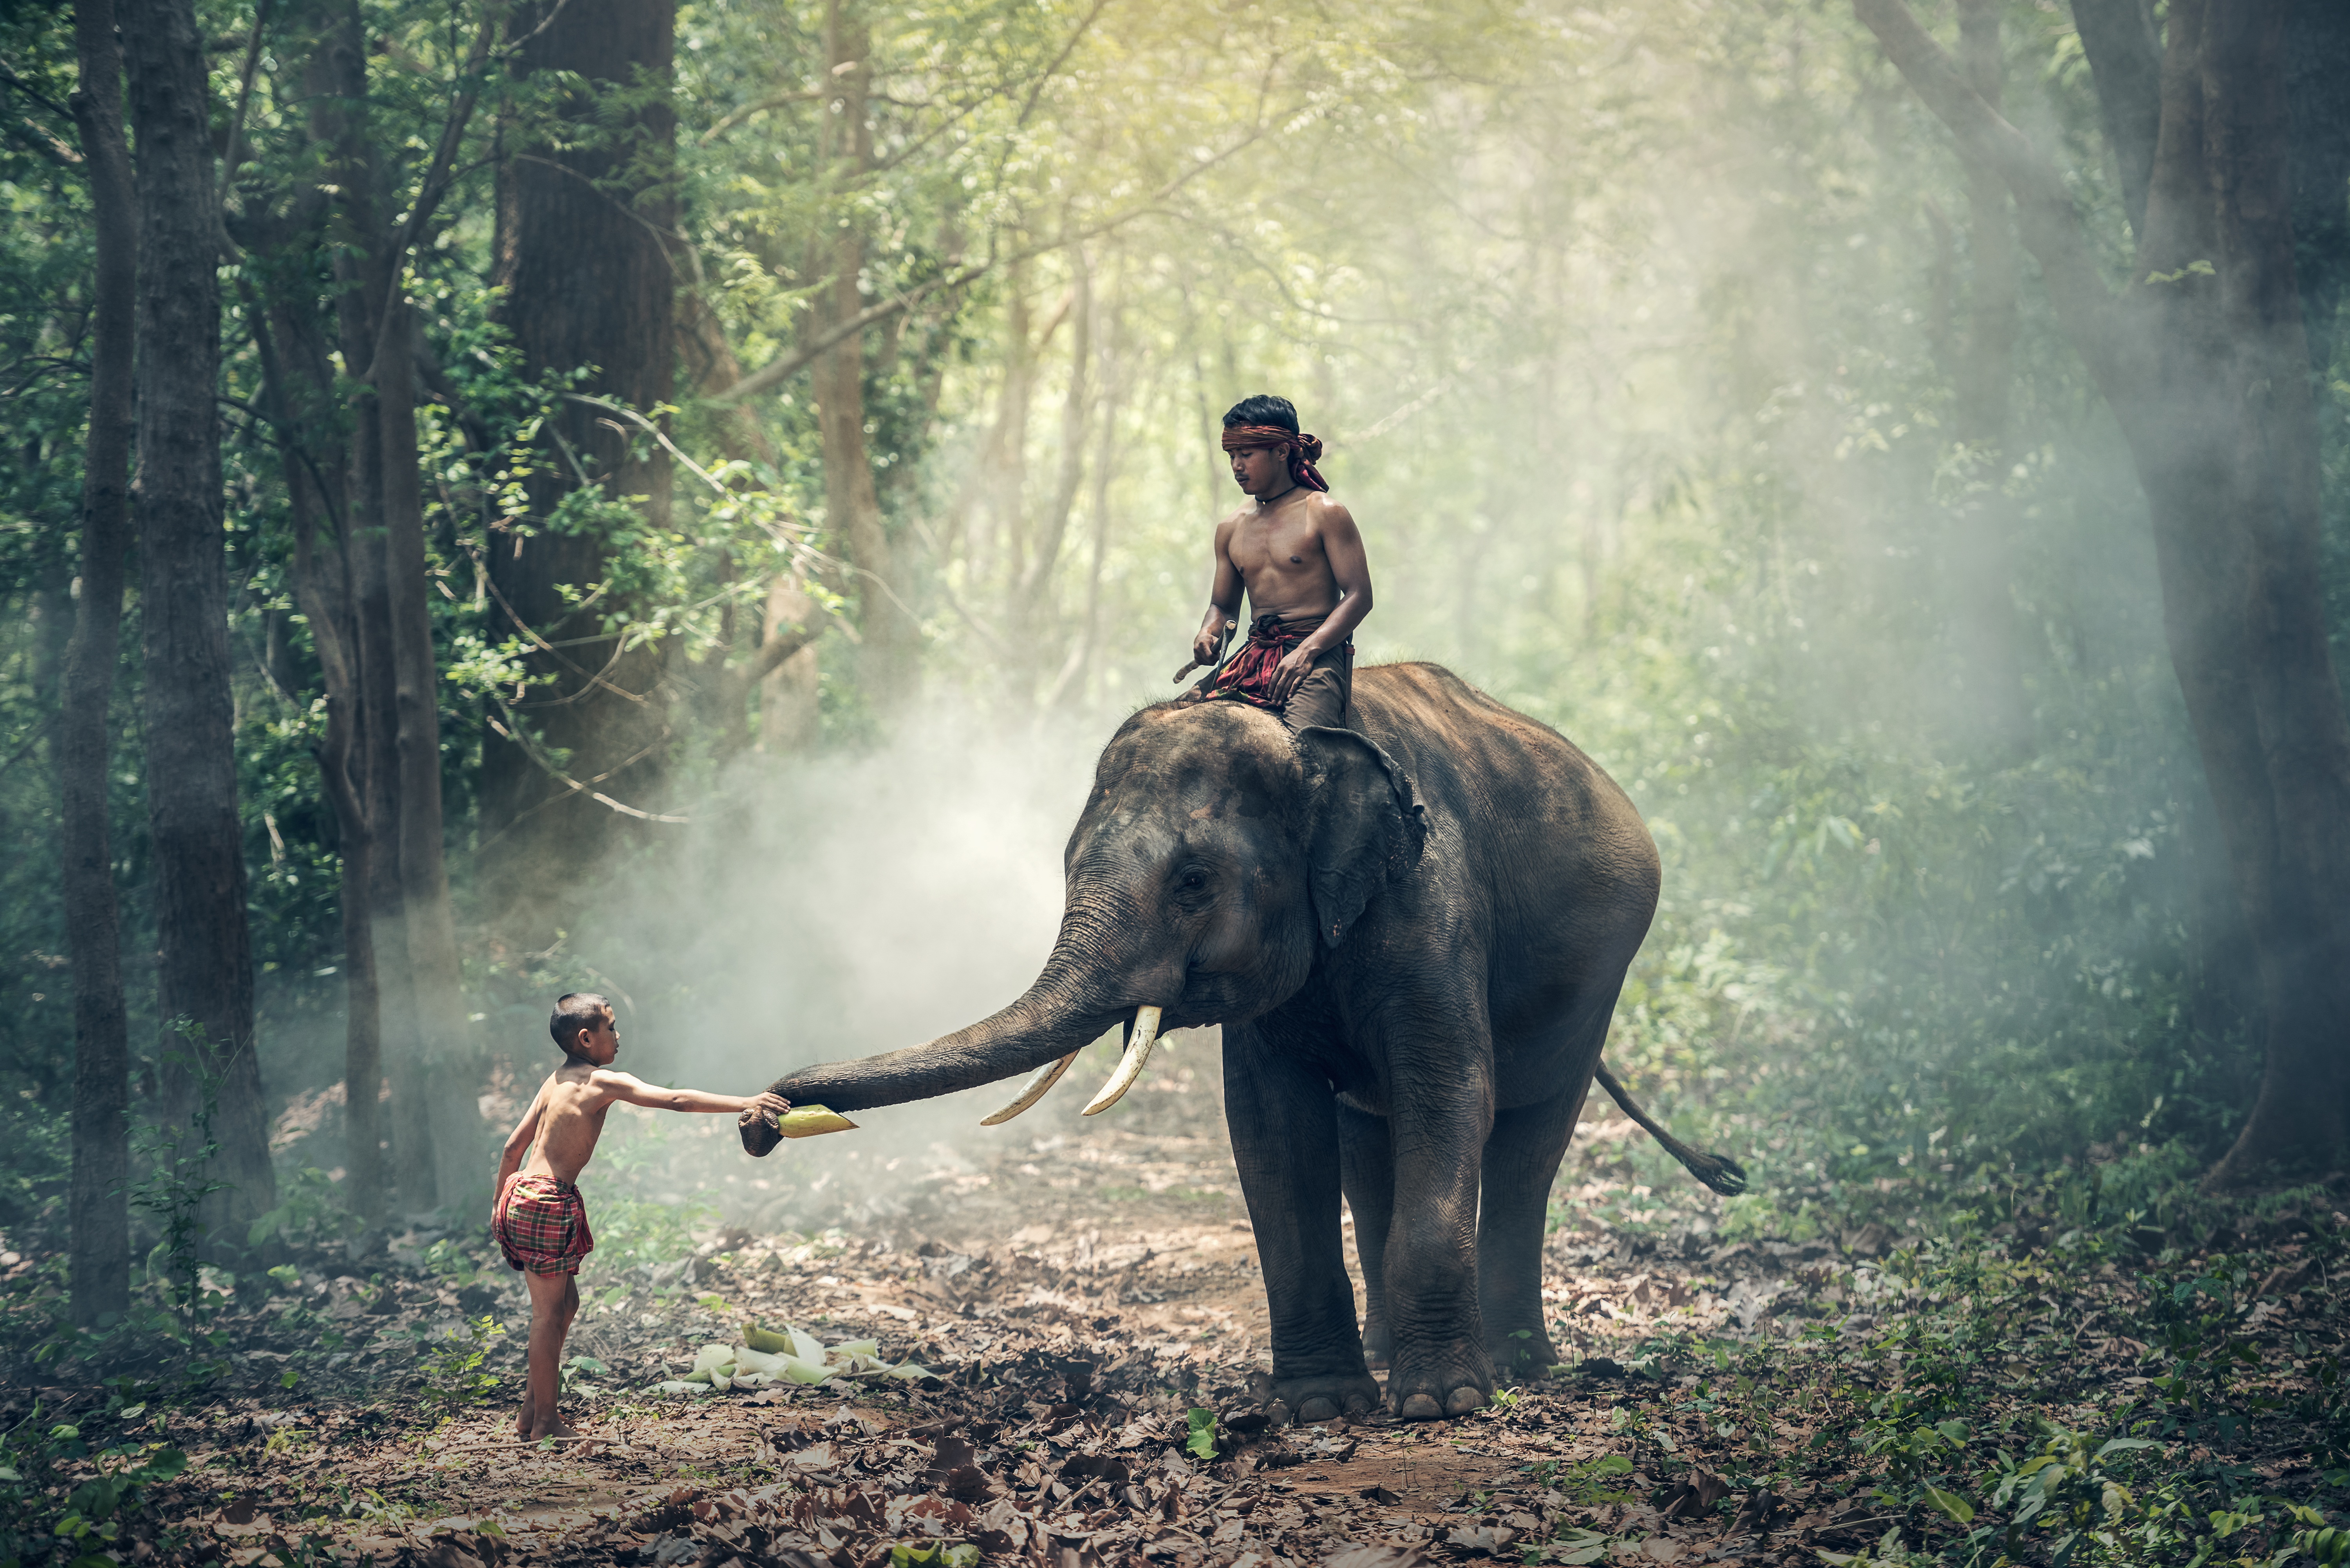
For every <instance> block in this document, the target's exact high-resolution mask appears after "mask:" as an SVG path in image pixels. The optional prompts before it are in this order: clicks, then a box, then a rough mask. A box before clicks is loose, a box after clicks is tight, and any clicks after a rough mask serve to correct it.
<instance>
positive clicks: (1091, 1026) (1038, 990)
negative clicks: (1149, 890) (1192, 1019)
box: [743, 966, 1132, 1155]
mask: <svg viewBox="0 0 2350 1568" xmlns="http://www.w3.org/2000/svg"><path fill="white" fill-rule="evenodd" d="M1055 967H1057V966H1048V968H1047V969H1046V971H1045V976H1044V977H1043V978H1041V979H1039V980H1038V981H1037V982H1036V983H1035V985H1033V986H1031V987H1030V988H1029V989H1028V992H1027V993H1026V994H1025V995H1024V996H1022V997H1021V998H1020V999H1019V1000H1018V1001H1017V1002H1013V1003H1012V1004H1011V1005H1010V1006H1009V1007H1006V1008H1004V1009H1003V1010H1002V1011H1001V1012H996V1013H994V1014H993V1015H992V1016H990V1017H987V1018H983V1019H982V1020H981V1021H980V1022H979V1023H974V1024H972V1025H971V1026H970V1027H968V1028H964V1029H958V1030H956V1031H955V1032H954V1033H951V1034H945V1035H941V1036H940V1037H939V1038H938V1039H936V1040H933V1041H931V1043H930V1044H927V1045H914V1046H910V1047H908V1048H907V1049H906V1050H903V1051H890V1052H887V1053H885V1054H881V1055H879V1056H866V1057H861V1058H859V1059H858V1060H857V1061H854V1062H827V1063H822V1064H818V1065H816V1066H813V1067H803V1068H801V1069H800V1070H799V1071H798V1072H796V1073H794V1074H792V1075H789V1076H788V1077H785V1078H781V1079H778V1080H777V1081H776V1083H775V1093H776V1094H778V1095H781V1096H783V1097H784V1098H785V1099H787V1100H789V1101H791V1102H792V1103H793V1104H794V1105H795V1106H831V1107H832V1108H833V1109H834V1110H836V1111H856V1110H868V1109H870V1108H871V1107H873V1106H896V1105H903V1104H905V1103H906V1102H907V1101H909V1100H927V1099H931V1098H932V1097H934V1096H939V1095H951V1094H953V1093H955V1092H956V1091H957V1090H959V1089H970V1088H975V1087H977V1086H978V1085H982V1084H992V1083H994V1082H995V1081H996V1080H997V1079H999V1078H1008V1077H1011V1076H1013V1075H1014V1074H1017V1073H1023V1072H1026V1071H1028V1070H1029V1069H1031V1068H1034V1067H1036V1066H1039V1065H1042V1064H1045V1063H1047V1062H1051V1061H1054V1060H1055V1059H1056V1058H1058V1057H1062V1056H1066V1055H1067V1054H1069V1053H1071V1052H1073V1051H1076V1049H1078V1048H1079V1047H1080V1046H1083V1045H1085V1044H1088V1043H1090V1042H1091V1041H1093V1040H1095V1039H1097V1038H1098V1037H1099V1036H1100V1035H1101V1034H1102V1033H1105V1032H1106V1031H1107V1030H1109V1029H1110V1028H1112V1027H1113V1026H1115V1025H1116V1024H1117V1023H1119V1022H1120V1021H1121V1020H1122V1019H1124V1018H1125V1017H1127V1016H1128V1014H1129V1013H1130V1012H1131V1011H1132V1009H1131V1008H1130V1007H1127V1008H1122V1007H1117V1006H1112V1007H1109V1008H1107V1009H1105V1008H1104V1007H1103V1006H1102V1005H1101V1004H1100V1002H1099V1001H1098V1000H1097V999H1095V998H1091V997H1087V996H1084V995H1083V994H1082V993H1081V991H1080V988H1079V987H1078V986H1076V985H1075V984H1073V983H1071V982H1070V981H1069V980H1068V979H1067V977H1066V973H1064V974H1061V975H1055V972H1054V970H1055ZM778 1141H779V1140H778V1138H777V1136H776V1134H775V1131H774V1130H773V1129H772V1128H770V1127H767V1126H766V1125H765V1124H764V1123H763V1122H754V1123H752V1125H750V1126H749V1127H744V1128H743V1147H744V1148H746V1149H748V1150H750V1151H751V1152H752V1153H753V1154H759V1155H764V1154H765V1153H767V1152H768V1150H770V1149H772V1148H774V1147H775V1144H776V1143H777V1142H778Z"/></svg>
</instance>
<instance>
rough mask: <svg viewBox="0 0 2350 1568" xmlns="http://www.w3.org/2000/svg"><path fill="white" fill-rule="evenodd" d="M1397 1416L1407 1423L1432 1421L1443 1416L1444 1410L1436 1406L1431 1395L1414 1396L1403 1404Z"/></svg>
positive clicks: (1434, 1399)
mask: <svg viewBox="0 0 2350 1568" xmlns="http://www.w3.org/2000/svg"><path fill="white" fill-rule="evenodd" d="M1398 1414H1399V1415H1400V1416H1402V1417H1403V1418H1404V1419H1405V1420H1407V1421H1433V1420H1435V1419H1436V1418H1437V1417H1440V1416H1441V1415H1443V1414H1444V1410H1443V1408H1442V1407H1440V1406H1439V1405H1438V1404H1437V1402H1436V1396H1434V1395H1433V1394H1415V1395H1413V1396H1412V1397H1410V1398H1409V1399H1407V1400H1405V1401H1404V1402H1403V1408H1402V1409H1401V1410H1400V1411H1399V1412H1398Z"/></svg>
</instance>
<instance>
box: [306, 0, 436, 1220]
mask: <svg viewBox="0 0 2350 1568" xmlns="http://www.w3.org/2000/svg"><path fill="white" fill-rule="evenodd" d="M319 22H320V31H319V35H318V38H317V44H316V47H314V49H313V51H312V54H311V57H310V63H309V67H308V69H307V75H306V85H307V88H308V90H309V94H310V101H311V117H310V130H311V135H312V137H313V138H314V139H315V140H316V141H317V144H318V148H319V152H320V156H321V158H322V160H323V161H325V162H326V163H327V165H328V168H329V169H330V170H331V171H332V173H333V177H334V178H333V182H332V183H333V190H334V205H333V209H332V217H331V228H330V236H331V239H332V242H333V254H334V256H335V281H336V284H337V289H336V293H335V327H336V336H337V337H338V339H339V341H340V343H341V347H342V353H343V369H344V371H345V373H346V374H347V375H348V376H349V377H350V378H352V379H353V381H354V382H355V383H356V390H357V399H356V400H357V402H358V409H357V410H356V412H357V413H358V414H359V417H358V418H357V419H355V420H354V421H352V424H351V431H350V438H349V442H348V450H347V452H345V454H344V455H345V463H344V466H343V468H342V471H341V473H340V475H339V477H340V479H341V483H342V488H343V496H344V503H343V519H342V520H343V546H344V556H343V564H344V571H345V575H346V578H347V580H348V585H349V593H350V621H351V638H350V651H351V679H352V683H353V688H354V690H353V695H352V702H351V708H352V715H351V743H352V746H353V748H354V750H353V758H352V762H351V764H350V768H349V782H350V785H351V789H352V792H353V794H354V796H355V797H356V798H355V801H354V805H355V809H356V810H357V811H358V813H359V815H360V816H361V817H363V818H364V820H365V822H366V825H367V839H368V845H367V853H366V854H365V855H364V856H363V857H361V859H360V861H359V864H357V865H352V864H350V863H349V862H348V861H346V863H345V867H344V887H345V897H346V901H347V902H348V900H349V899H351V898H358V899H359V900H361V901H362V903H363V906H364V907H363V910H362V918H363V919H364V921H365V924H366V926H367V929H368V933H369V952H370V956H371V958H372V961H373V974H372V977H371V978H372V980H373V982H374V990H375V1002H376V1033H375V1040H376V1045H377V1050H378V1053H379V1062H378V1068H377V1071H378V1073H379V1075H380V1076H379V1077H378V1078H375V1079H371V1080H370V1084H369V1086H367V1087H362V1086H361V1085H357V1084H352V1083H350V1082H348V1074H349V1069H350V1068H351V1067H352V1066H353V1057H354V1054H357V1055H358V1056H360V1057H363V1056H364V1054H365V1042H364V1041H360V1042H358V1043H356V1044H355V1043H354V1042H353V1041H352V1040H350V1039H349V1038H348V1035H347V1037H346V1040H345V1067H346V1079H347V1081H346V1083H345V1086H344V1093H345V1095H346V1096H351V1097H352V1105H356V1101H357V1097H359V1096H366V1097H367V1098H368V1099H369V1105H370V1107H371V1108H372V1106H373V1104H374V1101H373V1084H375V1083H378V1082H380V1079H381V1077H384V1076H388V1077H389V1078H390V1084H391V1090H392V1096H391V1118H390V1122H391V1125H390V1127H388V1128H382V1129H381V1130H382V1131H384V1132H386V1133H388V1135H389V1136H388V1137H387V1138H386V1139H385V1142H386V1144H387V1146H388V1148H389V1151H390V1155H389V1158H388V1160H387V1162H386V1172H385V1183H384V1185H385V1186H386V1187H387V1188H389V1187H390V1186H393V1185H396V1186H397V1188H398V1190H399V1194H400V1204H401V1207H402V1208H404V1209H406V1210H409V1211H410V1212H411V1213H413V1212H421V1211H422V1210H430V1209H433V1208H435V1207H438V1206H439V1205H440V1204H441V1203H442V1201H444V1195H443V1194H442V1192H441V1190H440V1185H439V1170H440V1164H441V1162H440V1160H439V1159H438V1158H437V1153H436V1149H435V1147H434V1140H433V1136H432V1134H433V1127H432V1106H433V1104H434V1102H435V1100H436V1099H437V1098H438V1097H439V1096H440V1094H441V1092H442V1086H441V1085H439V1084H438V1083H437V1082H436V1081H435V1078H434V1075H433V1074H432V1069H431V1066H430V1064H428V1063H427V1061H426V1056H425V1033H424V1024H423V1021H422V1015H421V1012H420V1010H419V1008H418V1006H417V1002H416V996H417V991H416V984H415V980H414V973H413V969H414V966H413V963H412V961H411V958H410V942H409V899H408V895H407V889H406V888H405V886H404V884H403V881H402V879H401V875H400V845H401V842H402V831H403V827H404V825H405V821H406V816H407V802H406V801H405V800H404V798H403V793H402V789H401V778H400V705H399V660H398V658H397V654H396V649H397V644H396V639H395V636H394V631H393V590H392V564H391V545H390V520H389V517H388V515H387V509H386V505H385V485H386V483H387V482H386V475H385V466H384V439H383V432H384V421H383V419H382V417H381V415H380V410H379V409H378V406H377V398H376V392H375V385H374V382H375V377H374V370H375V363H374V361H375V355H376V351H377V344H378V342H379V340H380V337H381V333H380V310H381V308H382V306H383V302H384V301H385V300H386V299H387V298H388V297H390V290H391V279H392V276H393V272H392V260H393V258H392V256H391V254H390V252H391V243H390V240H389V239H388V238H387V235H388V234H390V228H391V225H390V222H389V219H388V216H387V214H386V213H385V210H384V202H383V195H384V192H383V191H382V188H381V187H382V182H383V181H382V175H381V172H380V170H379V168H378V166H377V161H376V156H375V144H374V141H373V140H372V138H371V136H370V135H369V124H368V114H367V105H368V74H367V60H368V53H367V33H366V28H365V25H364V23H363V22H362V20H361V17H360V15H359V7H358V6H357V5H354V4H351V3H350V0H333V3H332V4H329V5H327V6H326V7H324V9H323V10H322V12H321V13H320V14H319ZM361 378H364V379H361ZM350 918H351V917H350V916H348V914H347V915H346V920H347V921H348V920H349V919H350ZM354 1002H356V998H354ZM357 1065H358V1066H359V1069H360V1070H362V1071H364V1070H365V1069H366V1064H365V1062H364V1061H363V1060H361V1061H359V1062H358V1064H357ZM346 1108H347V1109H348V1108H350V1107H349V1106H347V1107H346ZM361 1114H367V1113H361ZM379 1120H380V1118H379Z"/></svg>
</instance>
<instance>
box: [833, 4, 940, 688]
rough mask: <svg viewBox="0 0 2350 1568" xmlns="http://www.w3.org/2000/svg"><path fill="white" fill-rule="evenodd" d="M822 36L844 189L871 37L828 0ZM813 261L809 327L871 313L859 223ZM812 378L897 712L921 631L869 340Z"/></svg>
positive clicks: (868, 661) (868, 654)
mask: <svg viewBox="0 0 2350 1568" xmlns="http://www.w3.org/2000/svg"><path fill="white" fill-rule="evenodd" d="M824 40H825V64H826V67H827V69H828V71H829V73H830V74H829V76H828V78H827V79H828V80H829V81H830V82H831V83H832V89H831V98H830V100H829V101H828V102H827V104H826V105H825V108H826V110H827V113H826V114H825V116H824V120H823V125H824V130H823V136H824V141H823V145H822V148H821V151H820V156H821V157H822V159H823V160H824V162H825V167H826V168H827V171H829V173H830V176H831V178H832V179H833V180H834V181H835V182H837V185H839V186H843V187H845V186H847V185H849V184H850V183H851V182H854V181H856V180H857V179H858V177H859V176H861V175H862V174H863V173H864V172H865V170H866V167H867V165H868V164H869V163H870V162H871V161H872V157H873V132H872V127H871V125H870V124H869V123H868V119H867V115H868V110H867V104H866V95H867V91H868V88H869V87H870V86H871V83H872V78H873V62H872V60H871V59H870V55H871V53H872V49H871V42H872V38H871V33H870V31H869V29H868V27H867V26H866V25H865V23H864V21H863V19H862V18H861V17H860V16H858V14H857V11H856V8H855V5H854V0H827V4H826V8H825V26H824ZM827 252H828V253H829V254H826V253H827ZM815 265H816V266H817V267H818V268H822V269H825V270H828V271H829V273H830V274H831V276H830V279H829V281H828V282H827V284H826V285H825V286H824V288H823V289H822V290H821V291H819V293H818V296H817V298H818V300H819V301H820V303H819V305H818V307H817V308H816V310H813V311H811V312H810V313H809V326H810V330H811V331H814V332H816V333H825V332H828V331H830V330H833V329H835V328H837V327H838V326H839V325H840V324H841V323H842V322H845V321H847V320H849V319H850V318H851V317H855V316H856V315H857V314H858V312H859V311H861V310H863V309H864V308H865V302H864V297H863V296H862V295H861V294H860V292H859V291H858V274H859V273H860V272H862V271H863V270H864V266H865V234H864V231H863V230H862V229H861V228H859V227H858V224H857V223H854V222H851V223H848V224H847V226H845V227H843V228H840V229H838V230H837V231H836V234H835V235H834V237H833V239H832V242H831V244H829V245H828V246H825V247H821V248H820V249H819V250H818V252H817V255H816V264H815ZM811 381H812V389H813V390H814V392H815V394H816V430H817V433H818V436H819V437H820V439H821V441H822V442H823V450H824V504H825V517H826V523H827V527H828V528H829V529H830V530H831V532H832V534H833V536H834V537H835V538H836V539H837V540H838V541H839V545H840V548H841V550H842V551H843V553H844V554H846V555H847V557H848V564H849V565H850V566H852V567H854V568H855V569H856V573H857V581H856V585H855V591H856V595H857V599H858V605H859V607H860V614H859V616H858V624H859V626H860V627H861V628H862V629H863V631H864V636H865V641H864V644H863V646H862V647H861V648H860V649H858V676H859V678H860V684H861V685H862V686H863V687H864V689H865V692H866V695H867V697H868V699H869V700H870V701H872V702H873V703H874V704H875V705H876V706H878V707H880V708H882V709H884V710H889V709H895V708H897V707H899V706H900V705H901V704H903V703H904V702H905V701H907V699H909V698H910V697H911V696H912V695H913V691H914V682H915V679H916V675H917V667H916V660H917V659H918V656H919V654H920V636H921V628H920V627H919V626H918V625H917V624H916V622H915V620H914V617H913V612H912V610H911V608H910V606H909V605H908V603H907V600H906V593H907V589H906V587H905V585H904V584H903V583H902V582H901V581H900V579H899V572H898V570H897V563H896V561H895V560H894V559H893V558H892V552H891V550H890V545H889V534H888V533H887V531H886V530H885V529H884V528H883V526H882V522H881V500H880V496H879V493H878V491H877V490H876V489H875V486H874V483H873V456H872V452H871V451H870V450H869V449H868V447H867V445H866V442H865V334H864V333H862V332H853V333H851V334H849V335H848V336H847V337H844V338H843V339H841V341H840V342H839V343H838V344H837V345H836V346H835V347H834V348H831V349H830V350H829V351H827V353H826V354H825V355H824V356H823V357H822V358H819V359H817V360H816V365H815V367H814V369H813V373H812V376H811Z"/></svg>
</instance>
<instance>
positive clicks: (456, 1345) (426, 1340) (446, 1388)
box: [414, 1314, 505, 1415]
mask: <svg viewBox="0 0 2350 1568" xmlns="http://www.w3.org/2000/svg"><path fill="white" fill-rule="evenodd" d="M414 1332H415V1338H416V1341H417V1348H418V1350H419V1352H420V1353H421V1354H420V1361H421V1365H422V1366H423V1369H424V1381H425V1394H424V1397H426V1398H427V1399H429V1400H431V1401H432V1403H433V1404H434V1405H436V1406H438V1407H440V1408H441V1411H442V1414H444V1415H454V1414H455V1413H456V1412H457V1411H459V1410H463V1409H469V1408H471V1407H473V1406H475V1405H479V1404H480V1403H482V1401H484V1399H487V1398H488V1397H490V1396H491V1395H492V1394H494V1393H495V1392H496V1391H497V1386H498V1378H497V1374H495V1373H494V1372H484V1370H483V1369H482V1364H483V1363H484V1362H485V1361H487V1360H488V1359H489V1355H490V1342H491V1341H493V1340H494V1339H496V1338H497V1337H498V1336H499V1335H500V1334H504V1333H505V1330H504V1328H502V1327H500V1326H499V1324H498V1320H497V1319H496V1318H494V1317H492V1316H490V1315H489V1314H483V1315H482V1316H481V1317H478V1318H464V1319H462V1320H460V1326H459V1327H458V1328H456V1329H453V1330H452V1331H450V1332H448V1333H445V1334H442V1335H441V1336H440V1337H439V1338H438V1340H437V1341H436V1340H434V1339H433V1338H432V1337H431V1336H428V1335H427V1334H425V1333H424V1332H423V1331H422V1330H421V1329H420V1330H416V1331H414ZM428 1347H430V1348H429V1349H428Z"/></svg>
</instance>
